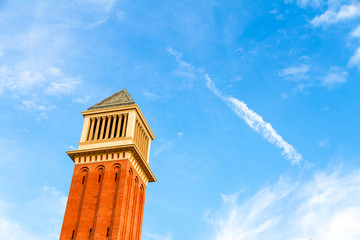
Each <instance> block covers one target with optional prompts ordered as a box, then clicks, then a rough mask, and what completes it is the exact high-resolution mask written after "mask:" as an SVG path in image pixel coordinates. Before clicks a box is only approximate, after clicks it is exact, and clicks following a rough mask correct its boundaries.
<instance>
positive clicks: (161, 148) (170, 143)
mask: <svg viewBox="0 0 360 240" xmlns="http://www.w3.org/2000/svg"><path fill="white" fill-rule="evenodd" d="M172 145H173V143H172V142H171V141H170V142H167V143H165V144H163V145H161V146H160V147H159V148H157V149H155V151H154V153H152V154H151V156H152V157H156V156H158V155H159V154H160V153H162V152H163V151H165V150H166V149H169V148H171V147H172Z"/></svg>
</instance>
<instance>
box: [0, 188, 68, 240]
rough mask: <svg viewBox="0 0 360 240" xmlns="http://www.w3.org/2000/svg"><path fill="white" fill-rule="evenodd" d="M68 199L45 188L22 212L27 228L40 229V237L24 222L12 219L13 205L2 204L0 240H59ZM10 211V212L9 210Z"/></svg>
mask: <svg viewBox="0 0 360 240" xmlns="http://www.w3.org/2000/svg"><path fill="white" fill-rule="evenodd" d="M66 201H67V197H66V196H65V195H63V194H62V193H61V192H59V191H58V190H56V189H55V188H53V187H44V188H43V191H42V194H41V195H40V196H39V197H38V198H36V199H34V200H33V201H31V202H29V203H28V204H27V205H26V207H25V210H24V211H23V212H22V215H23V219H24V221H25V222H26V221H27V222H30V223H31V224H30V225H29V224H28V223H27V226H32V228H34V229H35V228H36V229H39V231H38V232H39V233H41V234H40V235H35V234H33V231H32V230H34V229H31V230H29V229H28V228H26V226H25V225H24V224H23V223H22V222H17V221H14V220H12V219H11V214H10V213H9V212H8V211H10V210H11V208H12V204H9V203H4V202H1V203H0V239H9V240H18V239H29V240H33V239H34V240H35V239H59V234H60V228H61V224H62V219H63V214H64V212H65V206H66ZM9 209H10V210H9Z"/></svg>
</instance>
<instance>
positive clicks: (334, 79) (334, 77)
mask: <svg viewBox="0 0 360 240" xmlns="http://www.w3.org/2000/svg"><path fill="white" fill-rule="evenodd" d="M347 75H348V73H347V72H345V71H341V70H340V69H339V68H337V67H331V68H330V70H329V71H328V73H327V74H326V76H325V77H323V78H322V79H321V85H322V86H325V87H327V88H328V89H333V88H336V87H338V86H339V85H341V84H343V83H346V82H347Z"/></svg>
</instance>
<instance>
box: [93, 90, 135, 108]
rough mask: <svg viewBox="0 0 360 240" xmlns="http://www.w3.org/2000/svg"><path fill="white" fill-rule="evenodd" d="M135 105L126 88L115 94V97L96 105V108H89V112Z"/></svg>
mask: <svg viewBox="0 0 360 240" xmlns="http://www.w3.org/2000/svg"><path fill="white" fill-rule="evenodd" d="M132 104H135V102H134V100H133V99H132V97H131V96H130V94H129V93H128V91H126V89H125V88H124V89H123V90H121V91H120V92H117V93H115V94H114V95H112V96H110V97H108V98H106V99H104V100H102V101H101V102H99V103H97V104H95V105H94V106H92V107H90V108H88V110H95V109H102V108H112V107H118V106H125V105H132Z"/></svg>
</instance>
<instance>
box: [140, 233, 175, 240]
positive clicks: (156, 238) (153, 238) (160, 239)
mask: <svg viewBox="0 0 360 240" xmlns="http://www.w3.org/2000/svg"><path fill="white" fill-rule="evenodd" d="M144 235H145V236H144V240H171V239H172V237H171V234H165V235H160V234H157V233H145V234H144Z"/></svg>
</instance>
